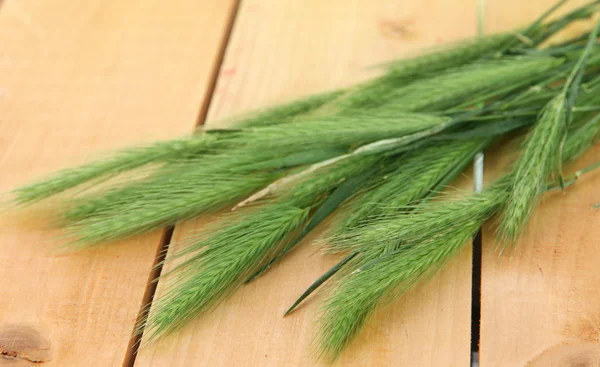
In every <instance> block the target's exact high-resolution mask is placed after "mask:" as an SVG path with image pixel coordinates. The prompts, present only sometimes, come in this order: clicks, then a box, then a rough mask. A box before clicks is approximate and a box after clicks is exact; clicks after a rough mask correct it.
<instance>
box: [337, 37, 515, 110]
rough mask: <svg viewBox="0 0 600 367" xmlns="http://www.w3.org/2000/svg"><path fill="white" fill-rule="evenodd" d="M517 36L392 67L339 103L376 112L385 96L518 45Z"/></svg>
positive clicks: (466, 44)
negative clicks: (514, 44)
mask: <svg viewBox="0 0 600 367" xmlns="http://www.w3.org/2000/svg"><path fill="white" fill-rule="evenodd" d="M515 40H516V37H515V36H514V35H513V34H509V33H501V34H495V35H488V36H484V37H478V38H473V39H470V40H466V41H462V42H459V43H457V44H454V45H452V46H450V47H448V48H444V49H442V50H438V51H436V52H432V53H428V54H425V55H421V56H417V57H414V58H409V59H403V60H398V61H394V62H392V63H388V64H387V65H386V67H387V72H386V73H385V74H384V75H382V76H380V77H378V78H376V79H374V80H372V81H369V82H366V83H363V84H361V85H359V86H357V87H354V88H351V89H350V90H349V91H348V92H347V93H346V94H345V95H343V96H342V97H341V98H339V99H338V101H337V102H336V103H337V104H339V105H340V106H341V107H342V108H343V109H360V108H372V107H376V106H379V105H381V103H382V101H381V95H384V94H387V93H389V92H390V91H392V90H394V89H396V88H399V87H402V86H403V85H404V84H407V83H409V82H412V81H414V80H417V79H420V78H424V77H427V76H431V75H435V74H436V73H439V72H441V71H443V70H446V69H449V68H453V67H456V66H458V65H463V64H467V63H470V62H472V61H474V60H477V59H479V58H481V57H483V56H484V55H487V54H489V53H492V52H497V51H498V49H499V48H502V47H504V46H505V45H507V44H510V43H511V42H512V41H515Z"/></svg>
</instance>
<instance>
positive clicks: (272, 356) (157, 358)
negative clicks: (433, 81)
mask: <svg viewBox="0 0 600 367" xmlns="http://www.w3.org/2000/svg"><path fill="white" fill-rule="evenodd" d="M475 5H476V4H475V1H460V2H457V1H454V2H448V1H442V0H440V1H412V2H408V1H405V2H390V1H384V0H380V1H367V0H363V1H359V0H329V1H321V0H307V1H302V2H296V1H279V0H264V1H257V0H246V1H244V2H243V3H242V6H241V9H240V12H239V14H238V17H237V19H236V23H235V27H234V33H233V38H232V41H231V43H230V44H229V45H228V49H227V53H226V58H225V63H224V66H223V68H222V71H221V74H220V77H219V80H218V85H217V89H216V92H215V99H214V100H213V102H212V104H211V106H210V113H209V123H210V124H215V123H218V121H219V120H220V119H223V118H225V117H228V116H231V115H234V114H237V113H240V112H242V111H247V110H249V109H252V108H256V107H259V106H265V105H269V104H273V103H275V102H279V101H282V100H285V99H289V98H291V97H294V96H298V95H303V94H307V93H311V92H317V91H321V90H326V89H330V88H333V87H336V86H341V85H346V84H348V83H351V82H354V81H357V80H360V79H364V78H367V77H369V76H372V75H374V74H375V73H376V71H375V70H373V69H370V68H369V67H370V66H371V65H374V64H377V63H380V62H382V61H385V60H389V59H392V58H394V57H398V56H401V55H406V54H410V53H414V52H416V51H417V50H419V49H422V48H423V47H429V46H433V45H436V44H438V43H442V42H447V41H451V40H456V39H459V38H463V37H465V36H470V35H473V34H475V32H476V25H475ZM202 226H203V221H202V220H200V221H197V222H195V223H188V224H185V225H182V226H178V228H177V229H176V235H175V240H178V239H181V238H183V237H185V236H186V234H188V233H189V232H190V231H191V230H198V229H199V228H202ZM316 236H318V234H314V235H313V236H312V237H311V238H309V239H307V241H305V243H304V244H303V246H301V247H300V248H298V249H297V250H295V251H294V252H293V253H291V254H290V255H289V256H288V257H287V258H286V259H285V260H283V261H282V262H281V264H280V265H279V266H276V267H274V269H272V270H271V271H270V272H269V273H268V274H266V275H265V276H263V277H262V278H260V279H259V280H257V281H255V282H253V283H251V284H250V285H248V286H245V287H243V288H242V289H241V290H239V291H237V292H236V293H235V295H234V296H233V297H231V298H230V299H229V300H227V301H226V302H224V303H223V304H221V305H219V307H218V308H217V309H216V310H215V311H213V312H212V313H210V314H207V315H203V316H201V317H199V318H198V319H197V320H196V321H195V322H193V323H192V324H190V325H188V327H186V328H184V329H183V330H182V331H181V332H178V333H176V334H174V335H171V336H169V337H168V338H167V339H164V340H162V341H160V342H158V343H157V344H152V345H150V346H148V347H146V348H144V349H142V350H141V352H140V355H139V356H138V358H137V361H136V366H138V367H142V366H144V367H146V366H191V365H193V366H284V365H285V366H311V365H316V362H315V360H314V358H313V357H312V356H311V355H310V353H309V349H310V348H309V345H310V342H311V339H312V336H313V334H314V328H313V322H314V320H315V318H316V314H317V311H318V302H319V301H320V300H321V297H320V296H319V295H317V296H316V297H312V298H311V299H310V300H309V302H307V304H305V305H303V306H302V307H301V308H300V309H298V311H296V312H295V313H294V314H292V315H290V316H289V317H287V318H285V319H283V318H282V317H281V315H282V314H283V312H284V311H285V309H286V308H287V307H288V306H289V305H290V304H291V303H292V302H293V301H294V300H295V299H296V297H297V296H298V295H300V294H301V293H302V291H304V289H306V287H307V286H308V285H309V284H310V283H311V282H312V281H314V279H316V278H317V277H318V276H319V275H320V274H322V273H323V272H324V271H326V270H327V269H329V268H330V267H331V266H332V265H333V264H334V263H335V262H336V261H337V260H338V259H337V258H333V257H323V256H321V255H320V254H319V253H316V252H317V251H318V249H317V248H316V247H315V246H311V245H310V242H311V240H314V238H315V237H316ZM176 247H177V245H176V244H175V245H173V246H172V248H171V250H174V249H175V248H176ZM166 270H168V269H166ZM163 293H164V289H163V287H162V283H160V284H159V286H158V291H157V295H158V296H160V295H161V294H163ZM470 293H471V249H470V246H469V247H468V248H466V249H465V251H463V252H462V253H461V254H460V255H459V256H457V257H456V258H455V259H454V260H453V261H451V263H450V264H448V265H447V266H446V267H445V268H444V270H443V271H442V272H441V273H440V274H438V276H436V277H435V278H434V279H433V280H431V281H430V282H429V283H428V284H427V285H426V286H424V287H421V288H420V289H419V290H418V291H416V292H415V293H413V294H411V295H409V296H407V297H406V298H405V299H404V300H403V301H400V302H397V303H395V304H394V305H393V306H392V307H388V308H386V309H382V310H381V311H380V312H379V313H378V314H377V315H376V316H375V317H374V318H373V319H372V320H371V321H370V322H369V324H368V326H367V328H366V330H365V331H364V332H363V333H362V334H361V336H360V337H359V338H358V340H357V341H356V342H355V343H354V344H353V345H352V346H351V347H350V348H349V350H348V351H347V352H346V353H345V354H344V355H343V357H342V358H341V360H339V361H338V364H337V365H340V366H389V365H394V366H467V365H468V363H469V354H470V350H469V339H470V304H471V303H470Z"/></svg>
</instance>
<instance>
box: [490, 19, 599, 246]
mask: <svg viewBox="0 0 600 367" xmlns="http://www.w3.org/2000/svg"><path fill="white" fill-rule="evenodd" d="M599 28H600V21H598V22H597V23H596V26H595V27H594V30H593V31H592V32H591V33H590V36H589V42H588V44H587V46H586V48H585V49H584V50H583V52H582V53H581V56H580V58H579V60H578V62H577V63H576V64H575V66H574V67H573V70H572V71H571V74H570V75H569V77H568V79H567V81H566V82H565V85H564V87H563V89H562V91H561V92H560V93H559V94H558V95H557V96H556V97H554V98H553V99H552V100H550V102H548V104H547V105H546V106H545V107H544V109H543V110H542V113H541V115H540V117H539V119H538V122H537V123H536V125H535V126H534V128H533V130H532V132H531V133H530V135H529V136H528V138H527V141H526V143H525V147H524V149H523V153H522V155H521V156H520V157H519V159H518V160H517V162H516V163H515V167H514V168H513V170H514V183H513V185H512V187H511V193H510V199H509V200H508V203H507V205H506V208H505V209H504V211H503V213H502V218H501V220H500V225H499V227H498V236H499V239H500V243H501V244H503V245H506V244H507V243H515V242H516V241H517V240H518V238H519V235H520V234H521V232H522V230H523V228H524V226H525V225H526V224H527V222H528V221H529V218H530V217H531V214H532V213H533V210H534V208H535V206H536V205H537V203H538V202H539V199H540V197H541V195H542V193H543V192H544V191H545V189H546V184H547V179H548V178H549V177H551V176H552V175H554V174H556V173H560V172H561V163H560V162H561V161H562V159H561V155H562V151H564V149H563V145H564V142H565V140H566V138H567V131H568V127H569V124H570V121H571V118H572V113H571V111H572V108H573V107H574V104H575V100H576V98H577V92H578V90H579V86H580V83H581V80H582V77H583V72H584V70H585V64H586V62H587V59H588V58H589V56H590V54H591V50H592V47H593V45H594V43H595V42H596V38H597V34H598V30H599ZM561 182H562V181H561Z"/></svg>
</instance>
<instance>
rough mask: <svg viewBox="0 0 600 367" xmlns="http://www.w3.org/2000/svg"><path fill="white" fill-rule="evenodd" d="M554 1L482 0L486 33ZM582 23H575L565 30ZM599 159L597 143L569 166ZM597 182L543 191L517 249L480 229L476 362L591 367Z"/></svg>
mask: <svg viewBox="0 0 600 367" xmlns="http://www.w3.org/2000/svg"><path fill="white" fill-rule="evenodd" d="M554 3H555V1H554V0H547V1H546V0H538V1H528V2H521V1H516V0H515V1H504V0H502V1H501V0H490V1H489V2H488V9H487V14H486V15H487V17H486V23H487V26H488V30H490V31H492V30H494V31H498V30H500V29H508V28H512V27H514V26H517V25H522V24H524V23H527V22H528V21H531V20H533V19H535V18H536V17H537V16H538V15H539V14H540V13H541V12H542V11H544V10H545V9H547V8H548V7H550V6H551V5H552V4H554ZM582 3H585V1H578V2H577V1H576V2H570V3H569V7H574V6H577V5H579V4H582ZM565 9H568V8H565ZM587 25H588V26H589V24H587ZM583 28H584V25H583V24H579V25H577V26H575V27H573V28H572V29H571V30H570V31H569V32H573V33H578V32H579V31H581V30H582V29H583ZM502 152H506V150H503V151H500V152H497V153H494V154H489V155H488V157H487V158H486V165H487V169H486V176H487V177H493V176H495V175H497V174H498V173H499V172H500V170H501V167H502V166H503V165H504V163H506V160H505V159H502V158H500V155H501V154H502ZM599 159H600V148H599V147H597V148H595V149H594V150H593V151H591V152H589V154H587V155H586V156H585V157H583V158H582V159H581V160H580V161H579V162H578V164H577V166H579V167H583V166H585V165H588V164H591V163H593V162H596V161H598V160H599ZM599 184H600V175H598V174H597V173H593V174H590V175H588V176H587V177H583V178H582V179H581V181H580V182H578V183H577V184H576V185H575V186H573V187H571V188H569V189H568V190H567V192H566V193H565V194H564V195H563V194H561V193H553V194H549V195H546V196H545V197H544V198H543V200H542V203H541V205H540V206H539V208H538V209H537V210H536V212H535V214H534V216H533V218H532V219H531V222H530V225H529V227H528V230H527V231H526V233H525V234H524V235H523V237H522V239H521V240H520V241H519V243H518V245H517V248H516V249H515V250H513V251H512V252H510V253H508V254H504V255H503V256H499V255H498V252H497V251H495V232H494V231H495V229H494V227H492V226H488V227H486V228H485V229H484V233H483V256H482V275H481V277H482V284H481V286H482V289H481V293H482V298H481V338H480V366H481V367H491V366H502V367H511V366H530V367H533V366H536V367H537V366H584V365H585V366H598V363H599V361H600V359H599V357H600V345H599V344H598V340H599V339H598V335H599V330H600V313H599V311H598V310H600V297H598V294H597V293H598V292H597V284H598V282H599V281H600V275H599V274H598V272H597V263H598V261H600V251H599V250H598V245H597V238H598V236H599V235H600V227H599V226H598V223H599V221H600V212H599V211H598V210H594V209H592V208H591V206H592V205H593V204H595V203H598V202H600V192H599V191H598V189H597V187H598V185H599Z"/></svg>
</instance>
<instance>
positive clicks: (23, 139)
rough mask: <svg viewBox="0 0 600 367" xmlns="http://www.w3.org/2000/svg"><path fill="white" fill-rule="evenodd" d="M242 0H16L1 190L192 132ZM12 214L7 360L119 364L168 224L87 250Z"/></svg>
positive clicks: (1, 142) (1, 315)
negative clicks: (72, 247) (61, 247)
mask: <svg viewBox="0 0 600 367" xmlns="http://www.w3.org/2000/svg"><path fill="white" fill-rule="evenodd" d="M233 5H234V1H211V0H205V1H197V0H181V1H160V0H131V1H120V0H109V1H106V0H90V1H70V0H38V1H33V0H31V1H18V0H7V1H5V2H4V3H3V4H2V8H1V9H0V45H2V46H1V48H2V51H1V52H0V111H1V113H0V172H1V173H0V192H5V191H7V190H10V189H13V188H15V187H16V186H18V185H21V184H24V183H26V182H28V181H30V180H32V179H34V178H37V177H39V176H40V175H44V174H47V173H49V172H51V171H54V170H56V169H58V168H62V167H65V166H69V165H73V164H76V163H80V162H82V161H83V160H84V159H86V158H87V156H89V155H91V153H95V152H97V151H100V150H103V151H106V150H110V149H112V148H117V147H122V146H125V145H128V144H132V143H138V142H140V141H148V140H154V139H160V138H168V137H174V136H179V135H182V134H184V133H189V132H190V130H191V129H192V128H193V126H194V125H195V123H196V120H197V117H198V114H199V109H200V105H201V104H202V101H203V99H204V98H205V97H206V94H207V90H208V86H209V85H210V82H211V77H212V74H213V70H214V69H215V65H216V61H217V59H218V55H219V52H220V49H221V43H222V41H223V40H224V35H225V33H226V31H227V24H228V21H229V18H230V14H231V12H232V10H233ZM10 219H11V218H6V217H4V218H3V219H2V221H1V223H0V226H1V227H2V230H0V243H1V249H2V251H1V253H0V259H1V263H2V266H0V354H1V356H0V363H3V362H2V361H4V362H6V363H10V362H7V360H9V359H13V361H12V362H13V365H30V364H31V363H32V362H39V363H43V362H46V363H45V364H47V365H51V366H118V365H121V364H123V363H124V361H125V360H126V358H127V353H128V344H129V340H130V337H131V333H132V330H133V327H134V322H135V320H136V316H137V314H138V311H139V309H140V307H141V304H142V299H143V297H144V293H145V290H146V286H147V281H148V277H149V273H150V271H151V268H152V265H153V262H154V258H155V255H156V252H157V249H158V246H159V242H160V237H161V233H160V232H161V231H157V232H156V233H153V234H150V235H147V236H143V237H140V238H136V239H134V240H131V241H126V242H124V243H122V244H120V245H119V246H102V247H99V248H97V249H93V250H90V251H81V252H78V253H66V254H65V253H57V252H56V251H53V249H54V247H55V245H56V243H53V242H52V238H53V236H55V234H52V233H48V232H45V231H43V232H42V231H37V230H31V229H28V228H26V227H24V226H23V225H19V226H13V224H14V223H13V222H12V221H11V220H10Z"/></svg>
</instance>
